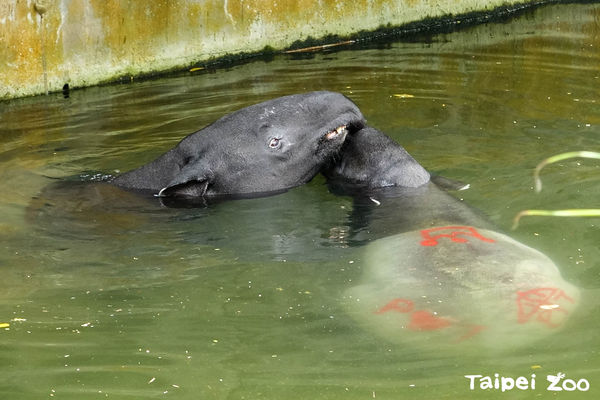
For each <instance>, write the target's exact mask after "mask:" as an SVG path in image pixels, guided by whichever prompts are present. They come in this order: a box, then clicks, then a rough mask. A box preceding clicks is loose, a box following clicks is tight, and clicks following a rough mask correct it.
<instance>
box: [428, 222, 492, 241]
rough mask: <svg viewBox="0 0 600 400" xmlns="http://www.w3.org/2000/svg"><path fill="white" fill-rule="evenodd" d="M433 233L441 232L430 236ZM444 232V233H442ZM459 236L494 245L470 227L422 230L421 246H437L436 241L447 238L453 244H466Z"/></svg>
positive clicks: (443, 227) (444, 227)
mask: <svg viewBox="0 0 600 400" xmlns="http://www.w3.org/2000/svg"><path fill="white" fill-rule="evenodd" d="M433 232H441V233H438V234H437V235H433V236H432V235H431V234H432V233H433ZM444 232H445V233H444ZM461 236H470V237H473V238H475V239H479V240H481V241H483V242H489V243H494V240H493V239H489V238H486V237H484V236H483V235H481V234H480V233H479V232H477V229H475V228H473V227H472V226H442V227H438V228H431V229H423V230H422V231H421V237H422V238H423V240H422V241H421V246H437V244H438V239H440V238H449V239H450V240H451V241H453V242H455V243H468V242H469V241H468V240H467V239H465V238H464V237H461Z"/></svg>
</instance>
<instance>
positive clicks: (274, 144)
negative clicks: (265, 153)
mask: <svg viewBox="0 0 600 400" xmlns="http://www.w3.org/2000/svg"><path fill="white" fill-rule="evenodd" d="M280 147H281V139H279V138H271V139H270V140H269V148H271V149H278V148H280Z"/></svg>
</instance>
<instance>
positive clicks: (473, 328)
mask: <svg viewBox="0 0 600 400" xmlns="http://www.w3.org/2000/svg"><path fill="white" fill-rule="evenodd" d="M485 329H487V326H483V325H473V326H471V327H470V329H469V330H468V332H467V333H465V334H464V335H462V336H461V337H459V338H458V339H456V343H460V342H462V341H464V340H467V339H470V338H472V337H473V336H475V335H477V334H478V333H479V332H481V331H483V330H485Z"/></svg>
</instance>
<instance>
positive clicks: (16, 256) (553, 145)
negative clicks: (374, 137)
mask: <svg viewBox="0 0 600 400" xmlns="http://www.w3.org/2000/svg"><path fill="white" fill-rule="evenodd" d="M598 47H600V7H599V6H598V5H595V4H587V5H574V4H570V5H564V6H548V7H543V8H539V9H537V10H535V11H533V12H531V13H527V14H525V15H522V16H520V17H519V18H517V19H514V20H511V21H508V22H506V23H498V24H488V25H484V26H477V27H472V28H468V29H465V30H463V31H460V32H455V33H450V34H440V35H433V36H427V37H420V38H416V39H415V40H411V41H410V42H402V41H398V42H386V43H378V44H368V45H365V46H364V47H362V48H355V49H351V50H344V51H339V52H332V53H319V54H315V55H312V56H306V57H290V56H277V57H275V58H274V59H273V60H270V61H269V62H264V61H256V62H253V63H249V64H245V65H239V66H234V67H231V68H229V69H226V70H218V71H211V72H206V73H202V74H199V75H189V76H180V77H174V78H168V79H158V80H153V81H146V82H142V83H134V84H129V85H119V86H108V87H100V88H91V89H86V90H79V91H72V92H71V96H70V97H69V98H67V99H64V98H63V97H62V96H61V95H60V94H57V95H55V96H49V97H40V98H33V99H23V100H16V101H12V102H8V103H3V104H2V105H1V109H0V127H1V139H0V140H1V142H2V147H1V149H2V150H1V152H0V176H1V179H0V189H1V192H2V199H1V200H0V210H1V212H2V215H3V218H2V220H1V221H0V227H1V228H2V229H1V230H0V236H1V239H2V246H1V247H0V249H1V250H0V267H1V268H2V276H3V285H4V286H3V290H2V291H0V323H8V324H10V327H9V328H8V329H7V330H3V331H2V332H1V334H2V336H3V341H2V346H1V350H0V360H1V363H0V372H1V373H2V376H3V377H4V378H5V379H4V380H3V381H0V393H2V394H3V398H4V397H6V398H18V399H38V398H41V397H50V396H52V397H56V398H63V399H80V398H82V397H87V396H89V397H108V398H119V399H121V398H123V399H125V398H150V397H153V398H154V397H161V396H164V397H166V396H170V395H171V396H177V397H178V398H200V397H202V398H204V397H207V398H284V397H285V398H298V399H300V398H302V399H304V398H352V399H353V398H357V399H358V398H373V397H376V398H403V397H406V396H410V397H412V398H423V399H429V398H434V397H435V398H482V396H485V397H486V398H487V397H490V398H494V397H496V396H497V397H499V396H501V394H500V393H496V392H495V391H492V392H485V393H483V392H482V391H477V390H475V391H470V390H469V389H468V383H469V382H468V381H467V380H466V379H465V378H464V375H466V374H482V375H493V374H494V373H495V372H498V373H500V374H503V375H506V376H513V377H517V376H530V374H531V373H532V372H535V373H536V374H537V375H538V388H537V389H536V391H531V390H527V391H520V390H513V391H511V393H510V396H511V398H519V396H521V397H522V398H531V397H533V396H534V395H540V396H542V397H543V396H545V395H546V394H548V393H549V392H547V391H546V390H545V383H546V382H545V376H546V375H548V374H554V373H557V372H559V371H562V372H565V373H566V374H567V377H569V378H572V379H579V378H586V379H588V380H589V381H590V382H591V389H590V391H589V392H587V393H586V394H585V395H586V396H587V395H590V396H593V392H597V390H598V388H597V382H600V379H599V378H600V375H599V374H598V372H597V371H598V366H599V365H600V360H599V359H598V355H597V354H596V353H595V351H594V350H593V349H596V348H598V340H597V335H596V334H595V332H596V331H597V327H598V323H599V322H600V321H599V320H598V318H597V317H596V316H595V315H597V313H593V311H594V310H595V309H596V308H597V303H596V302H595V298H596V297H597V296H596V293H597V290H598V288H600V274H598V269H599V268H600V264H599V261H598V260H600V249H599V248H598V246H597V243H598V239H599V238H600V234H599V230H598V222H597V219H596V220H594V219H585V220H584V219H580V220H550V219H529V220H524V221H523V223H522V225H521V227H520V228H519V230H517V231H516V232H511V234H510V235H511V236H512V237H513V238H515V239H517V240H519V241H521V242H523V243H525V244H527V245H529V246H531V247H534V248H536V249H539V250H541V251H542V252H544V253H545V254H546V255H548V256H549V257H550V258H551V259H552V260H553V261H554V262H555V263H556V265H558V267H559V269H560V271H561V274H562V276H563V278H564V279H565V280H566V281H568V282H570V283H571V284H573V285H575V286H577V287H579V288H581V289H582V291H581V300H580V307H579V309H578V310H577V313H576V315H574V316H573V317H572V318H571V319H570V320H569V322H568V324H567V326H566V328H565V329H563V330H562V331H560V332H557V333H556V334H555V335H550V336H547V337H543V338H539V340H533V341H532V342H531V343H529V344H526V345H525V346H524V347H523V346H520V348H519V350H518V351H517V350H516V347H515V351H507V352H505V353H502V354H501V355H499V354H491V353H490V354H488V353H487V352H479V353H478V352H474V353H476V354H474V355H473V354H471V355H465V356H461V357H456V356H455V355H453V354H451V353H448V354H445V353H442V352H437V353H436V352H435V349H436V348H435V347H434V345H431V346H430V348H429V349H427V344H425V349H423V346H412V345H411V344H410V342H407V343H403V342H402V341H399V342H398V341H395V340H387V339H386V338H385V337H381V336H378V335H375V334H374V333H373V330H372V329H369V327H368V326H367V327H365V326H363V325H360V324H357V323H356V321H355V320H354V319H352V317H351V316H350V315H349V313H348V311H347V308H346V307H345V304H344V300H343V299H344V296H345V293H347V291H348V290H352V288H355V287H357V285H358V283H359V281H360V280H361V279H363V276H364V274H365V273H366V271H369V268H370V267H371V266H370V265H368V259H367V258H366V256H365V246H362V245H355V244H356V243H353V241H352V239H351V238H350V237H349V235H350V233H351V230H352V224H353V221H352V208H353V203H352V201H351V200H350V199H349V198H346V197H339V196H336V195H334V194H331V193H329V192H328V191H327V188H326V186H325V185H324V180H323V179H322V178H320V177H319V178H317V179H315V180H314V181H313V182H311V183H310V184H308V185H306V186H304V187H300V188H296V189H294V190H291V191H289V192H287V193H284V194H282V195H278V196H272V197H267V198H263V199H248V200H239V201H233V202H225V203H220V204H217V205H214V206H211V207H208V208H195V209H173V208H165V207H162V206H161V205H160V203H158V202H157V201H154V200H155V199H140V198H136V197H128V196H127V195H126V194H123V193H122V192H118V193H116V192H113V191H111V188H107V187H102V185H98V186H94V188H93V189H90V186H85V185H84V186H79V185H77V184H76V183H74V182H70V183H68V182H62V181H63V180H64V179H56V178H65V177H69V176H73V175H79V174H82V173H87V172H88V171H104V172H106V173H115V172H116V171H125V170H128V169H131V168H134V167H136V166H138V165H140V164H142V163H144V162H148V161H150V160H152V159H153V158H154V157H156V156H157V155H159V154H162V152H164V150H165V149H167V148H169V147H171V146H173V145H174V144H176V143H177V142H178V141H179V140H180V139H181V137H183V136H184V135H186V134H188V133H190V132H193V131H195V130H197V129H198V128H200V127H202V126H204V125H206V124H208V123H210V122H212V121H214V120H215V119H217V118H219V117H221V116H222V115H224V114H226V113H229V112H232V111H235V110H237V109H239V108H241V107H244V106H247V105H250V104H253V103H257V102H260V101H264V100H267V99H269V98H272V97H276V96H281V95H285V94H290V93H296V92H304V91H310V90H322V89H326V90H334V91H340V92H342V93H344V94H346V95H348V96H349V97H350V98H352V99H353V100H354V101H355V102H356V103H357V104H358V106H359V107H360V108H361V110H362V111H363V113H364V115H365V116H366V118H367V119H368V122H369V124H370V125H372V126H374V127H376V128H378V129H380V130H382V131H384V132H386V133H388V134H389V135H390V136H392V137H394V139H396V140H397V141H398V142H400V143H402V144H403V145H404V146H405V147H406V148H407V150H408V151H409V152H411V154H413V155H414V156H415V158H416V159H417V160H419V161H420V162H421V163H422V164H423V165H424V166H426V167H427V168H428V169H429V170H431V171H433V172H436V173H440V174H442V175H445V176H449V177H452V178H456V179H460V180H463V181H467V182H470V183H471V187H472V188H471V189H470V190H468V191H466V192H460V193H459V195H460V197H461V198H464V200H465V202H466V203H468V204H470V205H472V206H473V207H474V208H477V209H479V210H481V211H482V212H483V213H485V214H486V215H488V216H489V217H490V219H491V220H492V221H493V222H494V223H495V224H497V226H498V228H499V229H500V230H506V229H508V228H509V226H510V224H511V219H512V217H513V216H514V214H515V213H516V212H517V211H518V210H521V209H523V208H542V207H544V208H561V207H569V208H573V207H593V206H597V193H598V187H599V185H600V180H599V179H598V176H599V175H598V166H597V163H594V162H591V161H579V162H578V161H568V162H565V163H563V164H560V165H556V166H551V167H548V168H547V169H546V170H544V172H543V179H544V195H542V196H539V195H535V194H534V193H533V190H532V187H531V186H532V184H531V169H532V168H533V166H534V165H535V164H536V163H537V162H538V161H539V160H541V159H542V158H544V157H547V156H549V155H552V154H555V153H559V152H562V151H568V150H581V149H587V150H596V149H597V148H598V146H599V144H600V139H599V138H600V136H599V130H598V127H599V126H600V112H599V111H598V110H599V109H598V102H599V101H600V100H599V99H598V93H600V73H599V72H598V65H600V55H599V54H600V53H598V51H597V49H598ZM90 190H97V191H99V192H98V193H92V194H90V193H89V191H90ZM397 212H398V213H399V212H402V210H397ZM394 215H396V214H394ZM389 217H393V215H390V216H389ZM378 218H381V219H383V220H385V219H386V216H379V217H378ZM387 219H388V220H393V219H390V218H387ZM372 234H373V236H372V237H370V236H369V232H366V234H365V235H366V236H365V237H364V239H365V241H369V240H370V239H374V238H375V237H377V232H375V231H374V232H373V233H372ZM508 342H510V341H506V342H504V343H500V344H499V346H500V345H502V344H506V343H508ZM424 350H425V351H424ZM426 350H433V351H426ZM508 350H510V349H508Z"/></svg>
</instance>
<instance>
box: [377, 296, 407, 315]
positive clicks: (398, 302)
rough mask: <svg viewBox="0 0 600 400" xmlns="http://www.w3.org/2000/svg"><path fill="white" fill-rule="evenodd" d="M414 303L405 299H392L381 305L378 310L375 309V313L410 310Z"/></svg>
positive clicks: (405, 311)
mask: <svg viewBox="0 0 600 400" xmlns="http://www.w3.org/2000/svg"><path fill="white" fill-rule="evenodd" d="M414 306H415V304H414V303H413V302H412V301H410V300H407V299H394V300H392V301H390V302H389V303H387V304H386V305H385V306H383V307H381V308H380V309H379V310H377V311H375V314H383V313H386V312H388V311H396V312H399V313H408V312H411V311H412V310H413V308H414Z"/></svg>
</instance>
